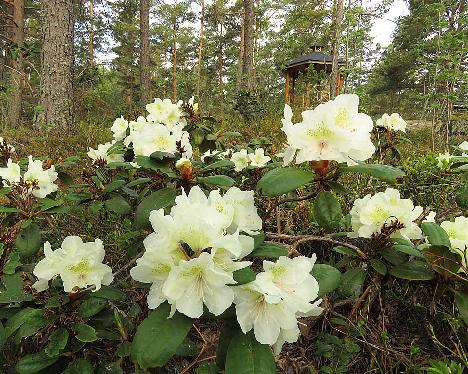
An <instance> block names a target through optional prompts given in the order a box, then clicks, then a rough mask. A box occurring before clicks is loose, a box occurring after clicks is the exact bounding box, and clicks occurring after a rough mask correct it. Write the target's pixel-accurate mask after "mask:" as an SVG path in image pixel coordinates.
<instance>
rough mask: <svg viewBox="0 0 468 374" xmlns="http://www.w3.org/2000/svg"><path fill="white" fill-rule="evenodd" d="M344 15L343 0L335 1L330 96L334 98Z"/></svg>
mask: <svg viewBox="0 0 468 374" xmlns="http://www.w3.org/2000/svg"><path fill="white" fill-rule="evenodd" d="M343 15H344V5H343V0H335V1H334V17H333V18H334V22H333V24H334V27H335V30H334V31H335V35H334V38H333V59H332V71H331V77H330V98H331V99H334V98H335V97H336V93H337V89H338V56H339V52H340V38H341V31H342V27H341V24H342V23H343Z"/></svg>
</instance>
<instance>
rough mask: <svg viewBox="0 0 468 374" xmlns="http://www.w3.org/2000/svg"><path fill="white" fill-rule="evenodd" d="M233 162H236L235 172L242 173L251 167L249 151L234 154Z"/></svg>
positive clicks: (243, 150)
mask: <svg viewBox="0 0 468 374" xmlns="http://www.w3.org/2000/svg"><path fill="white" fill-rule="evenodd" d="M231 161H232V162H234V170H235V171H242V170H244V169H245V168H246V167H247V166H249V163H250V158H249V156H248V155H247V150H246V149H242V150H240V151H239V152H234V153H233V154H232V156H231Z"/></svg>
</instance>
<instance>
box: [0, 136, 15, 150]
mask: <svg viewBox="0 0 468 374" xmlns="http://www.w3.org/2000/svg"><path fill="white" fill-rule="evenodd" d="M4 142H5V140H4V139H3V137H1V136H0V144H3V143H4ZM6 148H7V150H8V151H9V152H10V153H13V152H15V147H13V146H12V145H11V144H8V143H6Z"/></svg>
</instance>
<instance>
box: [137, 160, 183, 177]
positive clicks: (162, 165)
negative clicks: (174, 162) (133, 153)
mask: <svg viewBox="0 0 468 374" xmlns="http://www.w3.org/2000/svg"><path fill="white" fill-rule="evenodd" d="M135 161H136V163H137V164H138V165H140V166H141V167H142V168H145V169H150V170H154V171H160V172H161V173H164V174H166V175H168V176H170V177H174V176H176V173H175V172H174V170H172V169H171V168H170V167H169V165H168V164H167V162H164V161H158V160H155V159H152V158H150V157H145V156H137V157H135Z"/></svg>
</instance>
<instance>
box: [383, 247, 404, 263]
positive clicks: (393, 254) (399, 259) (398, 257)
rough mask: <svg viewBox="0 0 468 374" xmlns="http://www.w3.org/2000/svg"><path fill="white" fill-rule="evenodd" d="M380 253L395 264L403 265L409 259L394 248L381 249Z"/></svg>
mask: <svg viewBox="0 0 468 374" xmlns="http://www.w3.org/2000/svg"><path fill="white" fill-rule="evenodd" d="M380 254H381V255H382V257H383V258H384V259H386V260H387V261H388V262H390V263H391V264H393V265H401V264H403V263H404V262H406V260H407V259H408V257H407V256H406V255H405V254H404V253H402V252H399V251H395V250H394V249H392V248H385V249H382V250H381V251H380Z"/></svg>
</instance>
